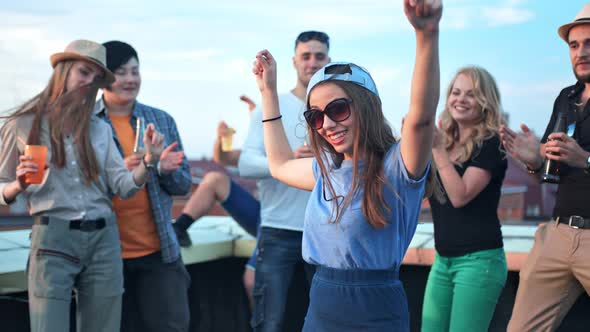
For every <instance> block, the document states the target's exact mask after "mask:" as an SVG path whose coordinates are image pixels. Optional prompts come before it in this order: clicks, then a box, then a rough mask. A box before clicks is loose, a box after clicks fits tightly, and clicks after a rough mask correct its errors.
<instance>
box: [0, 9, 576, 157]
mask: <svg viewBox="0 0 590 332" xmlns="http://www.w3.org/2000/svg"><path fill="white" fill-rule="evenodd" d="M443 1H444V0H443ZM213 3H215V4H213ZM402 3H403V1H402V0H387V1H385V0H314V1H308V0H300V1H291V0H284V1H280V2H271V1H259V0H250V1H240V0H218V1H215V2H213V1H207V2H205V1H201V0H197V1H168V2H162V1H151V0H145V1H135V0H129V1H125V2H122V1H119V0H101V1H95V0H87V1H84V2H82V1H66V0H56V1H51V2H46V1H41V0H38V1H30V0H21V1H18V2H17V1H10V2H8V1H4V2H3V3H2V5H0V36H1V37H0V75H2V79H1V80H0V110H7V109H10V108H12V107H14V106H16V105H18V104H20V103H22V102H24V101H25V100H26V99H28V98H30V97H31V96H33V95H34V94H36V93H38V92H39V91H40V90H41V89H42V88H43V87H44V86H45V84H46V82H47V80H48V78H49V76H50V74H51V67H50V65H49V55H51V54H52V53H55V52H58V51H60V50H62V49H63V48H64V47H65V46H66V44H67V43H68V42H69V41H71V40H74V39H78V38H85V39H91V40H95V41H99V42H104V41H107V40H113V39H118V40H123V41H126V42H128V43H130V44H132V45H133V46H134V47H135V48H136V49H137V50H138V52H139V56H140V62H141V71H142V76H143V83H142V90H141V92H140V95H139V100H140V101H142V102H144V103H147V104H150V105H152V106H156V107H159V108H162V109H164V110H166V111H168V112H169V113H170V114H172V115H173V116H174V117H175V118H176V121H177V124H178V127H179V130H180V134H181V136H182V139H183V143H184V145H185V151H186V153H187V155H188V156H189V157H191V158H200V157H202V156H210V155H211V147H212V143H213V138H214V135H215V130H216V127H217V122H218V121H220V120H222V119H223V120H225V121H226V122H228V123H229V124H230V125H231V126H233V127H234V128H236V130H237V134H236V135H237V136H236V146H238V147H239V146H240V145H241V142H243V139H244V137H245V135H246V133H247V128H248V120H249V117H248V112H247V108H246V106H245V105H244V104H243V103H241V102H240V101H239V100H238V96H239V95H240V94H247V95H249V96H251V97H252V98H253V99H254V100H256V101H259V100H260V96H259V93H258V91H257V88H256V83H255V81H254V77H253V75H252V74H251V71H250V70H251V63H252V61H253V59H254V55H255V54H256V52H257V51H258V50H260V49H263V48H267V49H269V50H270V51H271V52H272V53H273V54H274V55H275V57H276V58H277V61H278V64H279V68H278V75H279V89H280V90H281V91H287V90H289V89H291V88H292V87H293V86H294V85H295V79H296V76H295V72H294V70H293V68H292V65H291V57H292V55H293V43H294V39H295V37H296V36H297V34H298V33H299V32H301V31H304V30H322V31H325V32H327V33H328V34H329V35H330V37H331V50H330V53H331V54H330V55H331V57H332V60H334V61H353V62H356V63H358V64H360V65H362V66H364V67H366V68H367V69H368V70H369V71H370V72H371V74H372V75H373V77H374V78H375V80H376V82H377V86H378V88H379V92H380V94H381V97H382V101H383V106H384V111H385V113H386V115H387V118H388V120H389V121H390V122H391V124H392V125H393V127H394V128H396V129H399V125H400V123H401V118H402V116H403V115H404V114H405V113H406V112H407V107H408V102H409V101H408V99H409V93H410V91H409V90H410V89H409V85H410V79H411V73H412V67H413V62H414V35H413V32H412V30H411V27H410V26H409V24H408V23H407V20H406V18H405V16H404V14H403V10H402ZM164 4H166V6H164ZM583 4H584V1H579V0H568V1H553V0H551V1H550V0H447V1H444V14H443V21H442V24H441V39H440V48H441V51H440V57H441V87H442V93H443V94H444V90H446V87H447V85H448V82H449V80H450V79H451V77H452V75H453V73H454V72H455V71H456V70H457V69H458V68H459V67H461V66H464V65H470V64H476V65H480V66H482V67H484V68H486V69H488V70H489V71H490V72H491V73H492V75H494V76H495V78H496V80H497V82H498V84H499V86H500V92H501V94H502V99H503V106H504V109H505V111H507V112H508V113H509V114H510V121H511V126H512V127H516V126H517V125H518V124H519V123H521V122H525V123H527V124H528V125H530V126H531V127H532V128H533V129H534V130H535V131H536V132H537V133H540V134H542V132H543V131H544V129H545V126H546V124H547V121H548V118H549V115H550V113H551V109H552V107H553V101H554V99H555V97H556V96H557V94H558V93H559V91H560V90H561V89H562V88H563V87H565V86H566V85H569V84H572V83H573V82H574V76H573V74H572V70H571V65H570V62H569V55H568V49H567V45H566V43H565V42H563V41H562V40H561V39H559V37H558V36H557V32H556V31H557V28H558V27H559V26H560V25H561V24H564V23H567V22H570V21H571V20H572V19H573V17H574V16H575V15H576V14H577V12H578V11H579V10H580V9H581V7H582V5H583ZM443 102H444V96H442V97H441V103H439V109H441V108H442V106H441V105H442V103H443Z"/></svg>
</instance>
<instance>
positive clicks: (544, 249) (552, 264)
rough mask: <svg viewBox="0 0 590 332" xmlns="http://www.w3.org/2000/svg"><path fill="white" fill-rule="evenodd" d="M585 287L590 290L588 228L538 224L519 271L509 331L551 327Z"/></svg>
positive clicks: (552, 327) (550, 329)
mask: <svg viewBox="0 0 590 332" xmlns="http://www.w3.org/2000/svg"><path fill="white" fill-rule="evenodd" d="M584 290H585V291H586V292H587V293H590V230H588V229H575V228H572V227H570V226H568V225H565V224H557V223H555V222H552V223H549V224H546V225H543V226H540V227H539V229H538V230H537V232H536V233H535V244H534V246H533V249H532V250H531V252H530V254H529V256H528V258H527V261H526V263H525V265H524V267H523V268H522V270H521V271H520V284H519V286H518V293H517V294H516V302H515V304H514V310H513V311H512V319H511V320H510V324H509V325H508V331H509V332H524V331H535V332H540V331H554V330H555V329H557V327H559V324H560V323H561V321H562V320H563V318H564V317H565V315H566V314H567V312H568V311H569V309H570V308H571V307H572V305H573V304H574V302H575V301H576V299H577V298H578V297H579V296H580V295H581V294H582V293H583V292H584Z"/></svg>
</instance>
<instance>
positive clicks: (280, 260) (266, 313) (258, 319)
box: [251, 227, 314, 332]
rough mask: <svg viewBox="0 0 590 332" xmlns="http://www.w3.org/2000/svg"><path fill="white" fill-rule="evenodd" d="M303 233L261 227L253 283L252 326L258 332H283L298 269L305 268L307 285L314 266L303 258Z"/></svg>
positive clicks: (311, 276)
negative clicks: (293, 282) (300, 265)
mask: <svg viewBox="0 0 590 332" xmlns="http://www.w3.org/2000/svg"><path fill="white" fill-rule="evenodd" d="M302 235H303V233H302V232H299V231H289V230H284V229H277V228H270V227H261V228H260V231H259V238H258V246H257V251H258V258H257V261H256V275H255V277H254V278H255V281H254V290H253V292H252V293H253V296H254V310H253V313H252V320H251V325H252V328H253V329H254V331H255V332H259V331H264V332H271V331H272V332H280V331H282V330H283V323H284V321H283V320H284V315H285V305H286V303H287V294H288V291H289V286H290V285H291V280H292V278H293V273H294V272H295V267H296V265H297V264H304V266H305V273H306V276H307V280H308V282H310V281H311V279H312V278H313V273H314V266H313V265H309V264H307V263H305V262H304V261H303V258H302V256H301V240H302Z"/></svg>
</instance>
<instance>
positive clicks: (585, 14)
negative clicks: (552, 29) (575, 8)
mask: <svg viewBox="0 0 590 332" xmlns="http://www.w3.org/2000/svg"><path fill="white" fill-rule="evenodd" d="M581 24H590V3H587V4H585V5H584V7H583V8H582V10H580V12H579V13H578V15H576V17H575V18H574V20H573V22H571V23H568V24H564V25H562V26H560V27H559V29H557V33H558V34H559V37H561V39H563V40H565V42H566V43H567V42H568V40H567V38H568V35H569V32H570V29H571V28H573V27H575V26H576V25H581Z"/></svg>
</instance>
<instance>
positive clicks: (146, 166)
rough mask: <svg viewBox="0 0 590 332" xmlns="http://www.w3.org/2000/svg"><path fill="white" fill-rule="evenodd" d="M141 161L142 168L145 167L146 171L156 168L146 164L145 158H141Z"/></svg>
mask: <svg viewBox="0 0 590 332" xmlns="http://www.w3.org/2000/svg"><path fill="white" fill-rule="evenodd" d="M141 161H142V162H143V166H145V168H147V169H154V168H155V167H156V165H154V164H148V163H147V162H146V161H145V156H143V158H141Z"/></svg>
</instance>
